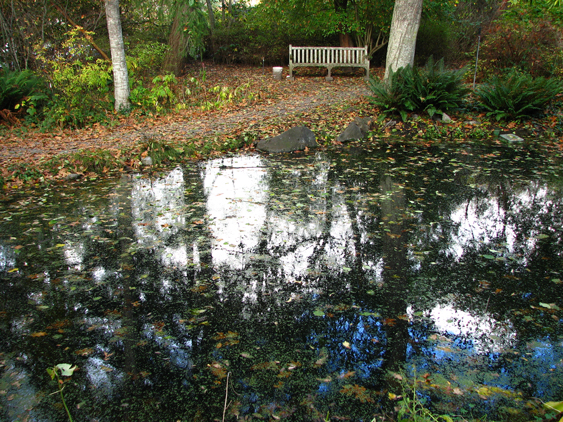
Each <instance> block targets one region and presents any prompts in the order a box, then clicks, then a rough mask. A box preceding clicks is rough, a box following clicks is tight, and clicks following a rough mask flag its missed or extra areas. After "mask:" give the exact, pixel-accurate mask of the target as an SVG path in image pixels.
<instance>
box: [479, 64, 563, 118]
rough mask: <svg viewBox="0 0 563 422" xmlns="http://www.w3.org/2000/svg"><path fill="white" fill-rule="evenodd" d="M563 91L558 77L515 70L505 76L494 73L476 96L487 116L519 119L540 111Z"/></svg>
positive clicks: (534, 114) (537, 113)
mask: <svg viewBox="0 0 563 422" xmlns="http://www.w3.org/2000/svg"><path fill="white" fill-rule="evenodd" d="M561 90H562V84H561V82H560V81H558V80H556V79H546V78H542V77H540V78H534V77H532V76H531V75H529V74H522V73H518V72H516V71H512V72H509V73H508V75H507V76H505V77H498V76H494V77H493V78H491V79H490V80H489V81H488V82H487V83H485V84H484V85H483V86H481V87H480V88H479V89H478V90H477V91H476V95H477V97H478V99H479V102H480V104H481V106H482V107H483V108H484V109H485V110H487V111H488V113H487V115H488V116H494V117H495V118H496V119H497V120H501V119H514V120H518V119H521V118H524V117H533V116H536V115H539V114H541V113H542V112H543V111H544V110H545V108H546V106H547V105H548V104H549V103H550V102H551V101H552V100H553V99H555V97H556V96H557V94H559V93H560V92H561Z"/></svg>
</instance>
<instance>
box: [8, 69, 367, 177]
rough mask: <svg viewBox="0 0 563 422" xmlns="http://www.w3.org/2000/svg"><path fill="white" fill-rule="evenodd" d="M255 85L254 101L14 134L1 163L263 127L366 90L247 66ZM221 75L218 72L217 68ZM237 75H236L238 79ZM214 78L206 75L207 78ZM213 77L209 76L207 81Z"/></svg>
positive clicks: (349, 80) (355, 82)
mask: <svg viewBox="0 0 563 422" xmlns="http://www.w3.org/2000/svg"><path fill="white" fill-rule="evenodd" d="M251 72H254V74H251V75H250V77H252V78H254V81H253V82H254V83H256V82H258V83H263V88H264V89H265V92H266V95H265V98H264V99H262V100H259V101H258V102H254V103H252V104H249V105H246V106H241V105H236V104H234V105H231V106H228V107H226V108H223V109H219V110H213V111H209V112H202V111H201V110H199V109H192V110H186V111H183V112H181V113H171V114H168V115H166V116H163V117H160V118H141V119H139V118H138V119H137V120H134V119H132V118H129V119H123V120H122V121H121V122H120V124H119V125H118V126H116V127H113V128H109V127H105V126H102V125H99V124H96V125H94V126H93V127H90V128H86V129H81V130H65V131H60V132H56V133H38V132H33V133H27V134H23V135H19V136H14V135H13V134H11V135H9V136H6V137H5V139H2V140H1V141H0V165H2V166H6V165H8V164H12V163H16V162H36V161H38V160H42V159H49V158H52V157H54V156H56V155H59V154H68V153H73V152H77V151H79V150H81V149H100V148H101V149H108V150H112V149H116V148H122V147H126V146H131V145H134V144H135V143H136V142H138V141H140V140H142V139H146V138H147V137H149V138H154V137H156V138H164V139H169V140H172V141H176V142H177V141H181V140H183V139H199V138H205V137H214V136H220V135H224V134H227V133H232V132H234V131H239V130H246V129H249V128H258V129H259V128H260V127H263V126H266V125H267V124H268V122H270V121H272V120H274V119H283V118H285V117H288V116H293V115H296V114H299V113H302V112H306V111H309V110H311V109H313V108H317V107H325V106H329V105H332V104H336V103H339V102H343V101H348V100H353V99H358V98H361V97H363V96H365V95H368V94H369V89H368V87H367V85H366V83H365V81H364V80H363V78H361V77H358V76H354V77H349V76H342V77H335V79H334V80H333V81H332V82H327V81H325V79H324V78H323V77H310V76H303V77H297V78H296V80H295V81H289V80H282V81H276V82H275V83H273V82H272V79H271V78H270V77H268V76H266V75H263V74H260V73H258V72H260V69H258V70H251ZM247 73H248V70H247ZM218 74H219V72H218ZM224 75H225V74H224V73H223V74H222V79H221V78H219V76H217V78H216V79H217V81H216V82H217V83H221V82H223V83H226V84H229V83H231V84H232V83H233V81H227V79H228V78H233V79H235V80H236V83H238V84H241V83H242V82H244V75H242V76H241V75H237V74H235V72H232V73H230V74H228V76H227V77H225V76H224ZM237 78H238V79H237ZM211 79H212V78H211V77H210V80H211ZM261 81H262V82H261ZM214 82H215V81H213V80H211V82H210V83H214Z"/></svg>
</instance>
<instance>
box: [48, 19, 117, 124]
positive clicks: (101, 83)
mask: <svg viewBox="0 0 563 422" xmlns="http://www.w3.org/2000/svg"><path fill="white" fill-rule="evenodd" d="M67 37H68V39H67V41H66V42H65V43H64V44H63V48H64V49H65V50H66V51H67V54H61V55H57V56H55V57H54V58H48V57H47V56H46V54H45V53H46V52H45V51H44V50H42V51H39V55H38V59H39V60H40V61H42V62H43V64H44V68H43V70H44V73H45V77H46V78H48V79H49V81H50V84H51V87H52V88H51V89H52V96H51V101H50V103H49V105H48V107H45V115H44V121H43V127H44V128H46V129H49V128H52V127H75V128H78V127H83V126H85V125H87V124H92V123H96V122H103V121H106V120H107V114H108V112H110V111H111V110H112V109H113V106H112V102H113V101H112V90H111V82H112V72H111V64H110V63H108V62H106V61H104V60H100V59H99V60H96V61H93V60H92V58H91V57H90V56H89V55H88V53H89V47H88V46H87V45H86V41H85V40H84V39H83V35H82V33H80V32H79V31H77V30H73V31H69V32H68V33H67Z"/></svg>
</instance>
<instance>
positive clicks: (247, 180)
mask: <svg viewBox="0 0 563 422" xmlns="http://www.w3.org/2000/svg"><path fill="white" fill-rule="evenodd" d="M265 164H266V163H265V162H264V161H263V159H262V158H261V157H259V156H244V157H233V158H222V159H217V160H211V161H208V162H207V163H206V164H205V166H204V168H203V169H202V178H203V188H204V192H205V194H206V197H207V214H208V216H209V220H210V224H209V230H210V231H211V234H212V236H213V240H212V256H213V263H214V264H215V265H216V266H221V265H228V266H229V267H231V268H233V269H237V268H238V269H240V268H243V267H244V266H245V265H246V264H247V263H248V260H249V259H250V257H249V255H248V254H247V253H248V252H250V251H252V250H253V249H254V248H256V247H257V246H258V243H259V241H260V228H261V227H262V226H263V224H264V221H265V219H266V202H267V200H268V169H267V168H266V167H265Z"/></svg>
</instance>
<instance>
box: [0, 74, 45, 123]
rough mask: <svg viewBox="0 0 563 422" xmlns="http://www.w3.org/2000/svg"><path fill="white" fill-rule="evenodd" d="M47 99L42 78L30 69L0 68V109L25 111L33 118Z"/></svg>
mask: <svg viewBox="0 0 563 422" xmlns="http://www.w3.org/2000/svg"><path fill="white" fill-rule="evenodd" d="M47 100H48V96H47V94H45V83H44V81H43V79H42V78H41V77H39V76H37V75H36V74H35V73H33V72H32V71H31V70H23V71H21V72H20V71H10V70H0V110H10V111H12V112H20V111H25V112H26V113H27V115H28V117H31V118H33V116H35V114H36V113H37V111H38V110H41V108H42V107H43V105H44V104H45V103H46V101H47Z"/></svg>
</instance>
